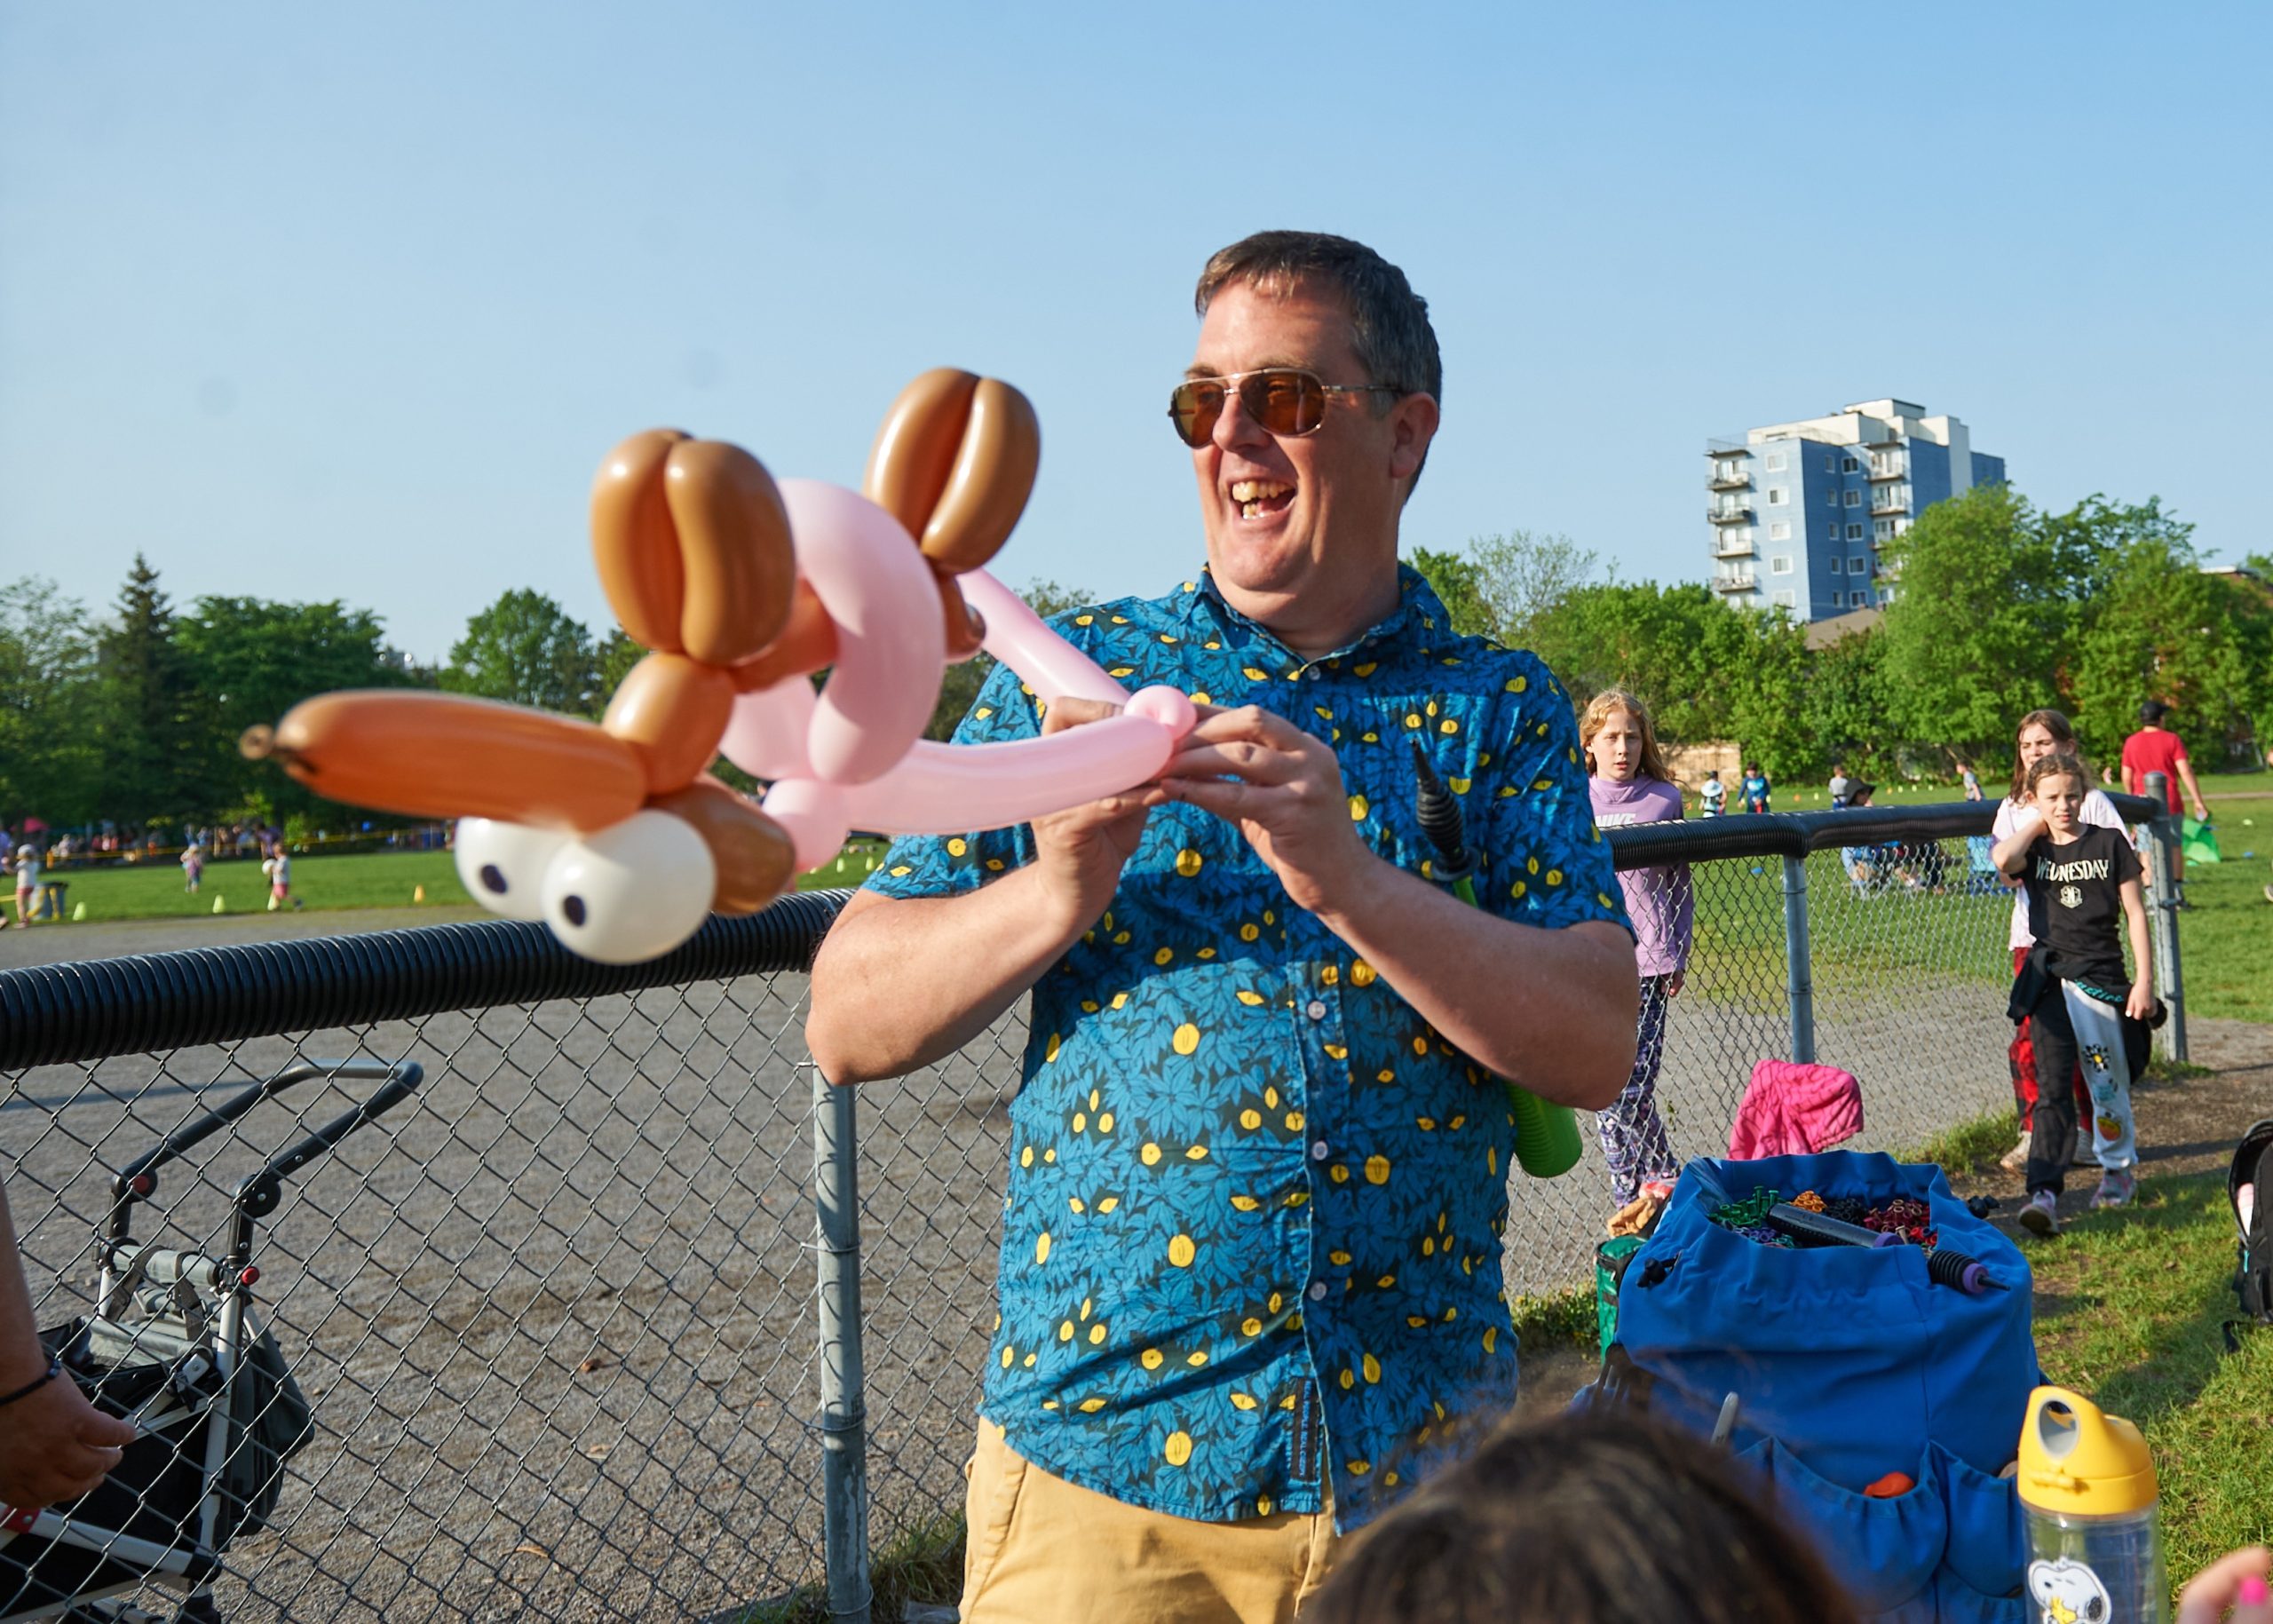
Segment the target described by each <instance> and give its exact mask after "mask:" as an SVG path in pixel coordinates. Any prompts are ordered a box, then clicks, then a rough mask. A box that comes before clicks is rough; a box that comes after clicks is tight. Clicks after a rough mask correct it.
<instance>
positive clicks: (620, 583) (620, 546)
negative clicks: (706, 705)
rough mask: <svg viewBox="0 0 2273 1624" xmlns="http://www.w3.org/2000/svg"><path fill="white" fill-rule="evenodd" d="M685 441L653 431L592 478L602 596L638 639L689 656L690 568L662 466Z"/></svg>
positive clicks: (625, 446) (673, 432)
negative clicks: (686, 604) (683, 638)
mask: <svg viewBox="0 0 2273 1624" xmlns="http://www.w3.org/2000/svg"><path fill="white" fill-rule="evenodd" d="M685 439H686V436H685V434H683V433H681V432H679V431H678V430H677V429H649V430H647V431H646V432H645V433H640V434H634V435H633V436H632V437H631V438H630V439H629V440H625V441H624V442H623V443H622V445H620V446H618V447H616V448H615V449H614V450H613V451H611V452H609V453H608V454H607V456H606V458H605V459H604V460H603V461H602V462H601V463H600V471H599V473H598V476H597V477H596V478H595V479H593V480H592V557H593V558H594V560H595V561H596V562H597V563H598V566H599V573H600V590H602V591H604V592H606V594H607V601H608V606H609V607H610V608H612V609H614V611H615V618H616V620H617V621H618V622H620V623H621V624H622V627H623V630H625V631H627V632H629V633H630V637H631V640H632V641H633V642H635V643H638V644H639V645H640V646H642V647H645V648H652V649H654V650H656V651H657V652H658V653H661V654H681V653H684V652H685V648H684V645H683V644H682V643H681V642H680V638H679V604H680V602H681V601H682V600H683V599H684V598H685V596H686V569H685V565H684V564H683V563H682V562H681V561H680V558H679V544H678V533H677V530H676V528H674V527H673V526H672V523H671V511H670V504H669V502H668V501H666V500H665V498H664V495H663V464H664V463H665V462H666V461H667V460H668V459H669V456H670V452H671V448H672V447H673V446H676V445H677V444H679V443H680V442H681V441H683V440H685Z"/></svg>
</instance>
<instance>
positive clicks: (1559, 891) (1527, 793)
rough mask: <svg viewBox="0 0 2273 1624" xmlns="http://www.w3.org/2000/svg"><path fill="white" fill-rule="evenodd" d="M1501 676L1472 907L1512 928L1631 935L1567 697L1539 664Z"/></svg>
mask: <svg viewBox="0 0 2273 1624" xmlns="http://www.w3.org/2000/svg"><path fill="white" fill-rule="evenodd" d="M1506 669H1507V672H1508V675H1507V677H1506V680H1505V682H1504V684H1503V688H1502V692H1501V696H1500V699H1501V705H1500V712H1499V717H1498V719H1497V724H1496V725H1495V726H1494V728H1493V746H1492V750H1491V761H1490V763H1489V764H1488V765H1486V766H1484V767H1482V768H1480V769H1479V772H1478V781H1477V788H1483V787H1484V785H1485V783H1487V782H1488V783H1489V785H1490V786H1491V788H1490V794H1489V796H1488V798H1486V799H1485V802H1484V805H1485V807H1486V808H1487V809H1488V810H1487V812H1486V813H1485V817H1484V819H1483V820H1482V824H1483V827H1482V828H1479V829H1478V830H1477V844H1478V845H1479V846H1480V847H1481V849H1482V852H1483V856H1484V867H1483V870H1482V872H1481V873H1480V874H1478V875H1477V880H1476V898H1477V902H1478V903H1479V904H1480V905H1481V906H1482V907H1484V908H1485V910H1486V911H1488V912H1490V913H1493V914H1495V915H1498V916H1499V917H1501V918H1502V919H1506V920H1509V921H1512V922H1513V923H1517V924H1526V925H1535V926H1538V927H1540V928H1541V929H1544V930H1550V931H1554V930H1561V929H1563V928H1564V926H1566V925H1574V924H1579V923H1582V922H1584V921H1586V920H1590V919H1604V920H1608V921H1610V922H1611V923H1613V924H1615V925H1617V926H1618V927H1619V928H1620V930H1622V931H1626V932H1627V934H1628V935H1629V936H1630V935H1632V934H1633V931H1634V925H1633V922H1632V921H1631V920H1629V919H1628V917H1627V915H1626V904H1625V900H1624V899H1623V897H1622V896H1621V895H1620V889H1619V886H1618V883H1617V878H1616V875H1615V874H1614V873H1613V871H1612V866H1611V859H1610V843H1609V842H1608V841H1606V840H1604V838H1603V837H1602V831H1601V830H1600V829H1598V828H1596V827H1595V814H1594V804H1593V802H1592V801H1591V800H1590V799H1589V798H1588V793H1587V770H1586V758H1585V757H1584V756H1582V755H1581V754H1580V750H1579V725H1578V721H1577V718H1575V717H1573V716H1572V714H1571V701H1570V698H1569V696H1568V695H1567V694H1565V693H1564V691H1563V685H1562V684H1560V683H1558V682H1556V680H1555V678H1554V677H1553V675H1552V674H1551V673H1549V672H1548V669H1547V667H1546V665H1545V664H1544V663H1543V662H1541V661H1540V660H1539V658H1538V657H1537V656H1536V655H1532V654H1514V655H1511V656H1509V658H1508V660H1507V661H1506ZM1469 798H1470V801H1471V803H1473V801H1474V798H1475V797H1474V796H1470V797H1469Z"/></svg>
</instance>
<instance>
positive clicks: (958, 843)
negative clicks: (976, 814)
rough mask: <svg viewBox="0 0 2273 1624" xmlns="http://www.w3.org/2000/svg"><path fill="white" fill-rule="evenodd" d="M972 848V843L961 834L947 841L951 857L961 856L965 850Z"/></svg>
mask: <svg viewBox="0 0 2273 1624" xmlns="http://www.w3.org/2000/svg"><path fill="white" fill-rule="evenodd" d="M968 851H970V842H969V841H967V840H965V839H964V838H963V837H962V836H960V835H958V836H955V837H954V839H953V840H950V841H949V842H947V855H948V856H949V857H961V856H962V854H963V853H964V852H968Z"/></svg>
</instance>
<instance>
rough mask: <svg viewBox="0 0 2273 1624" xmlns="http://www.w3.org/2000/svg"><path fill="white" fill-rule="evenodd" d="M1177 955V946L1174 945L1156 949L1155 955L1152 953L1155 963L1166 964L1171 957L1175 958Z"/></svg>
mask: <svg viewBox="0 0 2273 1624" xmlns="http://www.w3.org/2000/svg"><path fill="white" fill-rule="evenodd" d="M1175 957H1176V949H1175V948H1173V947H1162V948H1160V949H1158V950H1156V951H1155V952H1154V953H1153V955H1152V963H1155V964H1166V963H1168V962H1169V961H1170V960H1171V959H1173V958H1175Z"/></svg>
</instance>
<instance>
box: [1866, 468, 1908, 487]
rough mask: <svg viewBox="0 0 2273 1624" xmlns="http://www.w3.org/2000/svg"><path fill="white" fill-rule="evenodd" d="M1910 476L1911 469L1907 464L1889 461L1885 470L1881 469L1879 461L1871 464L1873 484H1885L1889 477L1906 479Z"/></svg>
mask: <svg viewBox="0 0 2273 1624" xmlns="http://www.w3.org/2000/svg"><path fill="white" fill-rule="evenodd" d="M1909 477H1910V470H1909V468H1908V466H1907V465H1906V464H1905V463H1888V464H1887V465H1886V469H1885V471H1883V472H1881V471H1880V469H1879V466H1878V464H1877V463H1873V464H1872V465H1871V483H1872V484H1873V485H1879V484H1883V483H1884V482H1885V481H1886V480H1889V479H1908V478H1909Z"/></svg>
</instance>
